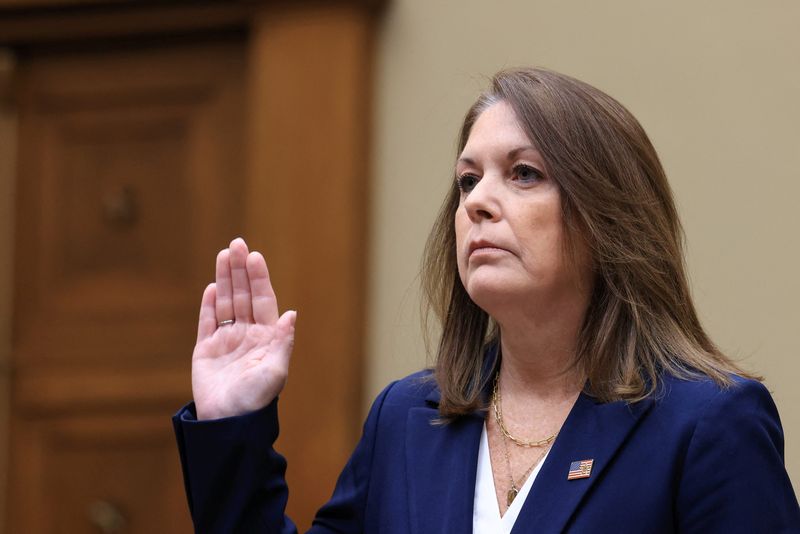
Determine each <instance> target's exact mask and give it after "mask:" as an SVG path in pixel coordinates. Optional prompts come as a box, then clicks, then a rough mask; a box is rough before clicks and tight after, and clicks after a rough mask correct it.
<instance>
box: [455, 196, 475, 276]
mask: <svg viewBox="0 0 800 534" xmlns="http://www.w3.org/2000/svg"><path fill="white" fill-rule="evenodd" d="M453 225H454V227H455V234H456V259H457V261H458V273H459V275H461V280H462V281H463V280H464V273H465V272H466V247H467V239H468V238H467V236H468V234H469V229H470V226H471V222H470V220H469V217H468V216H467V213H466V211H464V208H462V207H459V208H458V209H457V210H456V214H455V217H453Z"/></svg>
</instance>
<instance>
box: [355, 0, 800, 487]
mask: <svg viewBox="0 0 800 534" xmlns="http://www.w3.org/2000/svg"><path fill="white" fill-rule="evenodd" d="M798 22H800V3H798V2H793V1H788V0H786V1H779V0H768V1H765V2H744V1H727V0H715V1H709V2H691V1H688V0H680V1H677V2H649V1H646V2H641V1H638V0H636V1H634V0H617V1H613V2H564V1H556V0H547V1H545V0H537V1H532V2H531V1H522V0H520V1H516V2H511V1H496V2H485V1H477V0H434V1H428V2H422V1H419V0H395V1H394V2H392V5H391V7H390V9H389V11H388V12H387V14H386V18H385V20H384V24H383V29H382V33H381V34H380V35H379V40H378V43H379V50H378V54H377V70H376V74H377V75H376V82H375V83H376V112H375V135H376V137H375V142H374V146H375V151H374V156H373V158H374V159H373V168H374V171H375V179H376V183H375V185H374V186H373V195H374V203H373V206H372V208H371V209H372V225H371V228H370V231H371V236H372V241H371V259H370V261H371V265H370V269H369V272H370V273H371V277H372V278H371V280H370V295H371V296H370V301H369V313H368V317H369V325H368V328H369V333H370V335H369V340H368V343H369V345H368V355H369V369H368V375H367V376H368V384H367V386H368V388H367V389H368V391H367V394H366V396H365V397H366V398H367V399H368V400H371V399H372V398H373V397H374V395H375V394H376V393H377V392H378V391H379V390H380V389H381V388H382V387H383V386H384V385H385V384H386V383H387V382H388V381H390V380H391V379H394V378H397V377H400V376H403V375H405V374H407V373H409V372H411V371H413V370H416V369H418V368H420V367H422V366H423V365H425V363H426V358H425V354H424V348H423V345H422V343H421V337H420V330H419V327H418V319H417V310H418V304H417V302H418V294H417V278H416V276H417V273H418V270H419V262H420V257H421V252H422V247H423V244H424V241H425V238H426V236H427V233H428V230H429V228H430V225H431V223H432V221H433V219H434V215H435V213H436V211H437V209H438V206H439V203H440V202H441V199H442V198H443V197H444V192H445V190H446V188H447V187H448V186H449V179H450V176H451V168H452V162H453V160H454V158H455V153H454V150H455V136H456V131H457V128H458V125H459V123H460V121H461V119H462V117H463V114H464V112H465V111H466V109H467V107H468V106H469V104H470V103H471V102H472V101H473V99H474V98H475V96H476V95H477V93H478V92H479V90H480V89H481V88H482V87H484V86H485V85H486V84H485V80H486V76H489V75H491V74H492V73H494V72H495V71H497V70H498V69H500V68H503V67H508V66H517V65H540V66H545V67H549V68H552V69H555V70H558V71H561V72H564V73H567V74H570V75H573V76H575V77H577V78H580V79H583V80H585V81H587V82H589V83H591V84H593V85H596V86H597V87H599V88H601V89H603V90H605V91H606V92H608V93H609V94H611V95H612V96H614V97H616V98H617V99H618V100H620V101H621V102H622V103H623V104H625V105H626V106H627V107H628V108H629V109H630V110H631V111H632V112H633V114H634V115H635V116H636V117H637V118H638V119H639V120H640V121H641V123H642V124H643V126H644V128H645V130H646V131H647V132H648V134H649V135H650V137H651V139H652V141H653V143H654V145H655V146H656V149H657V150H658V151H659V154H660V156H661V158H662V162H663V164H664V166H665V167H666V170H667V174H668V176H669V177H670V180H671V183H672V186H673V189H674V192H675V196H676V199H677V203H678V207H679V210H680V213H681V216H682V219H683V223H684V226H685V229H686V234H687V238H688V264H689V271H690V276H691V281H692V286H693V291H694V295H695V299H696V302H697V306H698V308H699V311H700V314H701V318H702V320H703V322H704V324H705V326H706V327H707V329H708V331H709V333H710V334H711V336H712V337H713V338H714V339H715V340H716V341H717V342H718V344H719V345H720V346H721V347H722V348H723V349H724V350H725V351H726V352H728V353H729V354H731V355H733V356H735V357H737V358H740V359H742V360H743V363H744V365H745V367H746V368H749V369H753V370H756V371H758V372H759V373H761V374H763V375H765V377H766V384H767V386H768V387H769V389H770V390H771V391H772V392H773V395H774V397H775V399H776V401H777V403H778V408H779V410H780V413H781V416H782V419H783V423H784V428H785V434H786V443H787V446H786V459H787V466H788V468H789V473H790V476H792V479H793V481H794V483H795V485H797V484H798V482H800V410H796V409H794V408H795V407H796V406H797V405H798V402H800V388H798V387H797V386H796V382H797V378H798V376H800V363H799V362H798V357H800V350H799V349H800V340H798V337H797V329H798V325H800V308H799V307H798V297H800V282H798V276H797V273H800V242H799V240H798V230H800V209H798V200H797V199H798V198H800V162H798V154H799V153H800V150H798V147H800V68H798V58H800V32H798V31H797V25H798Z"/></svg>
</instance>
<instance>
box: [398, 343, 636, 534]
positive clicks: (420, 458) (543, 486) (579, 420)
mask: <svg viewBox="0 0 800 534" xmlns="http://www.w3.org/2000/svg"><path fill="white" fill-rule="evenodd" d="M488 356H489V358H487V360H490V361H488V363H487V364H486V366H485V369H486V370H488V371H490V372H491V370H493V369H494V362H495V355H494V354H491V353H490V354H489V355H488ZM487 382H488V384H487V387H486V388H485V390H486V391H484V394H487V395H488V388H489V387H491V386H490V384H491V381H487ZM425 400H426V403H427V406H425V407H417V408H412V409H411V410H409V413H408V419H407V422H406V430H407V432H406V465H407V473H408V495H409V512H410V516H411V517H410V521H411V525H412V529H411V530H412V532H442V533H445V532H453V533H459V534H460V533H463V532H472V509H473V503H474V495H475V479H476V475H477V468H478V449H479V447H480V436H481V432H482V431H483V422H484V417H485V414H484V413H483V412H476V413H473V414H470V415H468V416H464V417H462V418H461V419H459V420H457V421H455V422H452V423H450V424H447V425H437V424H434V423H433V421H435V419H436V417H437V416H438V411H437V409H438V405H439V400H440V394H439V390H438V388H433V389H432V391H431V392H429V394H428V395H427V396H426V399H425ZM651 406H652V401H650V400H644V401H641V402H638V403H636V404H628V403H625V402H622V401H620V402H612V403H599V402H597V401H596V400H595V399H594V398H592V397H591V396H589V395H587V394H585V393H581V394H580V395H579V396H578V399H577V400H576V401H575V404H574V406H573V407H572V410H571V411H570V413H569V415H568V416H567V419H566V421H565V422H564V426H563V427H562V429H561V432H560V433H559V435H558V438H556V441H555V442H554V443H553V447H552V449H551V451H550V453H549V454H548V455H547V459H546V460H545V463H544V465H543V466H542V469H541V470H540V471H539V474H538V475H537V477H536V480H535V481H534V484H533V486H532V487H531V490H530V493H529V494H528V497H527V499H526V502H525V503H524V504H523V507H522V510H521V511H520V515H519V517H518V518H517V521H516V523H515V527H514V529H513V531H512V532H513V533H518V532H520V533H521V532H529V531H530V532H561V531H562V530H563V529H564V528H565V527H566V525H567V523H568V522H569V520H570V518H571V517H572V516H573V514H574V513H575V511H576V510H577V509H578V507H579V506H580V504H581V501H582V500H583V498H584V497H585V495H586V494H587V492H588V491H589V489H590V488H591V487H592V486H593V485H594V484H595V483H596V481H597V480H599V479H600V478H601V476H602V473H603V471H604V470H605V469H606V468H607V467H608V466H609V465H610V464H611V463H612V461H613V459H614V456H615V455H616V453H617V451H618V449H619V448H620V446H621V445H622V444H623V443H624V442H625V441H626V439H627V438H628V436H629V435H630V434H631V432H632V431H633V430H634V429H635V427H636V425H637V424H638V422H639V421H640V420H641V418H642V416H643V415H644V414H645V413H647V412H648V411H649V409H650V407H651ZM580 460H593V465H592V470H591V475H590V476H589V478H584V479H578V480H567V473H568V471H569V467H570V464H571V463H572V462H575V461H580Z"/></svg>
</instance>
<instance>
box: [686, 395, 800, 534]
mask: <svg viewBox="0 0 800 534" xmlns="http://www.w3.org/2000/svg"><path fill="white" fill-rule="evenodd" d="M676 506H677V510H676V512H677V519H678V524H679V526H680V531H681V532H703V533H707V532H725V533H737V532H742V533H744V532H748V533H750V532H770V533H779V532H800V508H798V504H797V499H796V497H795V494H794V491H793V489H792V485H791V482H790V481H789V476H788V475H787V473H786V469H785V467H784V460H783V430H782V429H781V423H780V419H779V417H778V411H777V409H776V407H775V404H774V402H773V401H772V397H771V396H770V394H769V392H768V391H767V390H766V388H765V387H764V386H763V385H762V384H760V383H758V382H755V381H751V380H747V381H743V382H740V383H738V384H735V385H734V386H732V387H730V388H727V389H724V390H721V391H720V392H719V393H718V394H717V395H716V396H715V397H714V398H713V399H712V400H711V401H710V402H709V404H708V406H707V407H706V408H705V410H704V411H703V415H702V416H701V418H700V419H699V421H698V423H697V425H696V427H695V430H694V433H693V435H692V438H691V441H690V442H689V446H688V449H687V452H686V457H685V463H684V467H683V471H682V475H681V479H680V482H679V487H678V494H677V500H676Z"/></svg>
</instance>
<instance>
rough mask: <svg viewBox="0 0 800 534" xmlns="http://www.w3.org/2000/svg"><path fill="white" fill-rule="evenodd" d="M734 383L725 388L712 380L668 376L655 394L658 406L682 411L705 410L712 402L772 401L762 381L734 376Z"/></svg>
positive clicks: (707, 378) (732, 377)
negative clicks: (661, 405)
mask: <svg viewBox="0 0 800 534" xmlns="http://www.w3.org/2000/svg"><path fill="white" fill-rule="evenodd" d="M731 380H732V382H731V384H729V385H721V384H719V383H717V382H715V381H714V380H712V379H711V378H709V377H705V376H703V377H698V378H694V379H684V378H678V377H675V376H672V375H668V376H665V377H664V379H663V381H662V384H661V386H660V388H659V390H658V392H657V393H656V395H655V401H656V403H657V404H663V405H675V406H677V407H681V408H690V407H693V408H694V409H695V410H697V409H704V408H705V407H707V406H708V405H709V404H710V403H723V404H724V403H729V402H733V403H751V402H756V403H760V402H763V401H765V400H768V399H769V400H771V399H772V397H771V396H770V393H769V391H768V390H767V388H766V387H765V386H764V384H762V383H761V382H759V381H757V380H753V379H750V378H743V377H741V376H736V375H733V376H731Z"/></svg>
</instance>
